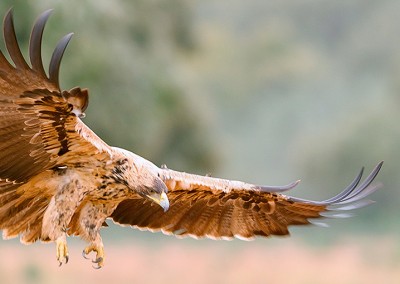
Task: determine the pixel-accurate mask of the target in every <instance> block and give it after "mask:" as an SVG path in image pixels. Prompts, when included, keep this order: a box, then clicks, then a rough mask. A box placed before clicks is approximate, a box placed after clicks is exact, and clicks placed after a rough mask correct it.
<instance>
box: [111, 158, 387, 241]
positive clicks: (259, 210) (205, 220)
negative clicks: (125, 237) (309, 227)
mask: <svg viewBox="0 0 400 284" xmlns="http://www.w3.org/2000/svg"><path fill="white" fill-rule="evenodd" d="M381 166H382V163H379V164H378V165H377V166H376V167H375V169H374V170H373V171H372V172H371V174H370V175H369V176H368V177H367V178H366V179H365V181H364V182H363V183H361V184H359V183H360V180H361V176H362V173H363V171H361V172H360V174H359V175H358V176H357V177H356V178H355V180H354V181H353V182H352V183H351V184H350V185H349V186H348V187H347V188H346V189H345V190H343V191H342V192H341V193H340V194H338V195H336V196H335V197H333V198H330V199H328V200H325V201H322V202H315V201H309V200H304V199H299V198H294V197H290V196H286V195H283V194H281V193H279V192H281V191H284V190H288V189H290V188H292V187H293V186H295V185H296V184H297V182H296V183H293V184H290V185H288V186H284V187H261V186H255V185H251V184H246V183H242V182H238V181H228V180H222V179H215V178H211V177H202V176H197V175H191V174H186V173H181V172H176V171H172V170H168V169H162V170H160V176H161V177H162V178H163V180H164V181H165V183H166V185H167V187H168V189H169V192H168V198H169V201H170V209H169V210H168V211H167V212H165V213H164V212H163V210H162V209H161V208H160V207H159V206H156V205H153V203H152V202H149V201H147V200H144V199H139V198H138V199H129V200H125V201H122V202H121V203H120V204H119V205H118V207H117V208H116V210H115V211H114V213H113V214H112V215H111V218H112V219H113V220H114V221H115V222H117V223H119V224H126V225H131V226H133V227H136V228H139V229H144V230H150V231H159V230H161V231H162V232H163V233H166V234H175V235H178V236H187V235H188V236H191V237H195V238H201V237H209V238H214V239H230V238H233V237H237V238H243V239H251V238H253V237H255V236H269V235H287V234H289V231H288V226H290V225H305V224H309V223H317V222H313V219H315V218H321V217H347V216H349V215H348V214H346V213H341V212H343V211H347V210H352V209H357V208H360V207H363V206H366V205H368V204H370V203H371V202H372V201H370V200H366V199H365V197H366V196H368V195H369V194H371V193H372V192H374V191H375V190H376V189H377V188H378V186H374V185H371V182H372V181H373V180H374V178H375V177H376V175H377V174H378V172H379V170H380V168H381Z"/></svg>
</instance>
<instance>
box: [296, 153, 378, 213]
mask: <svg viewBox="0 0 400 284" xmlns="http://www.w3.org/2000/svg"><path fill="white" fill-rule="evenodd" d="M382 165H383V161H382V162H380V163H379V164H378V165H377V166H375V168H374V169H373V170H372V172H371V173H370V174H369V175H368V176H367V177H366V178H365V180H364V182H363V183H362V184H360V185H359V183H360V180H361V176H362V173H363V169H362V170H361V171H360V173H359V174H358V175H357V176H356V178H355V179H354V180H353V181H352V183H351V184H350V185H349V186H348V187H346V188H345V189H344V190H343V191H342V192H340V193H339V194H337V195H336V196H334V197H332V198H329V199H327V200H324V201H320V202H318V201H310V200H305V199H301V198H295V197H289V200H291V201H295V202H305V203H310V204H315V205H325V206H327V207H326V209H327V210H331V211H332V210H333V211H334V210H351V209H357V208H361V207H364V206H367V205H369V204H371V203H372V202H370V201H363V198H365V197H367V196H368V195H370V194H372V193H373V192H375V191H376V190H378V189H379V188H380V187H381V184H376V185H371V183H372V181H373V180H374V179H375V178H376V176H377V175H378V173H379V171H380V169H381V168H382Z"/></svg>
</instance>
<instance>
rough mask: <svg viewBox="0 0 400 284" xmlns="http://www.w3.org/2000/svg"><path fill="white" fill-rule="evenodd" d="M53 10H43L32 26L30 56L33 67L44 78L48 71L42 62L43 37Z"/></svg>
mask: <svg viewBox="0 0 400 284" xmlns="http://www.w3.org/2000/svg"><path fill="white" fill-rule="evenodd" d="M52 12H53V10H52V9H49V10H47V11H45V12H43V13H42V14H41V15H40V16H39V17H38V19H37V20H36V22H35V25H34V26H33V28H32V32H31V37H30V41H29V57H30V60H31V64H32V69H33V70H35V71H37V72H38V73H39V74H41V75H42V76H43V77H44V78H47V77H46V72H45V71H44V68H43V62H42V52H41V51H42V37H43V31H44V27H45V25H46V22H47V20H48V18H49V17H50V14H51V13H52Z"/></svg>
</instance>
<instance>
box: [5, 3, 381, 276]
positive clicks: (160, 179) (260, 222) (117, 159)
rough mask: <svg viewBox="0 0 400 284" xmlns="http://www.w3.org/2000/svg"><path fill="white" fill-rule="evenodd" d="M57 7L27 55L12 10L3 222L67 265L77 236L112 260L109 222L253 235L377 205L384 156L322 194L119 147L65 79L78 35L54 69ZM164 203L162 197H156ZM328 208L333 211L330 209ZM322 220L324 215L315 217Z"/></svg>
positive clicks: (58, 52) (62, 45) (40, 23)
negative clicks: (49, 34)
mask: <svg viewBox="0 0 400 284" xmlns="http://www.w3.org/2000/svg"><path fill="white" fill-rule="evenodd" d="M50 12H51V10H49V11H46V12H44V13H43V14H41V15H40V17H39V18H38V19H37V21H36V23H35V24H34V27H33V29H32V32H31V36H30V44H29V58H30V64H28V63H27V62H26V60H25V59H24V57H23V56H22V54H21V50H20V48H19V45H18V42H17V38H16V35H15V30H14V24H13V15H12V11H11V10H10V11H8V13H7V14H6V16H5V18H4V40H5V46H6V49H7V51H8V54H9V57H10V58H11V63H10V62H9V61H8V60H7V59H6V57H5V56H4V54H3V53H2V52H0V230H2V231H3V238H4V239H9V238H14V237H17V236H20V240H21V242H22V243H25V244H30V243H33V242H35V241H37V240H41V241H43V242H56V249H57V260H58V262H59V264H60V265H61V264H62V263H64V262H65V263H67V262H68V249H67V242H66V237H67V236H79V237H81V238H82V239H84V240H85V241H87V242H88V246H87V247H86V248H85V249H84V250H83V256H86V255H87V254H89V253H90V252H95V253H96V258H95V259H94V260H93V262H94V263H95V264H96V267H97V268H100V267H102V266H103V263H104V250H103V243H102V239H101V236H100V234H99V231H100V228H101V227H102V226H103V225H106V224H105V220H106V219H107V218H111V219H112V220H113V221H114V222H116V223H117V224H123V225H130V226H132V227H135V228H139V229H144V230H150V231H162V232H163V233H165V234H173V235H176V236H191V237H194V238H202V237H207V238H213V239H231V238H235V237H236V238H239V239H251V238H254V237H256V236H264V237H266V236H270V235H287V234H289V231H288V226H289V225H305V224H310V223H313V222H312V219H314V218H321V217H343V216H347V215H346V214H343V213H340V212H343V211H345V210H352V209H356V208H360V207H363V206H366V205H368V204H370V203H371V202H372V201H370V200H366V199H365V197H367V196H368V195H369V194H371V193H372V192H374V191H375V190H376V189H377V188H378V186H374V185H371V182H372V181H373V180H374V178H375V177H376V175H377V174H378V172H379V170H380V168H381V166H382V162H381V163H379V164H378V165H377V166H376V167H375V168H374V169H373V171H372V172H371V174H370V175H369V176H368V177H367V178H366V179H365V181H364V182H362V183H361V184H360V180H361V176H362V171H361V172H360V174H359V175H358V176H357V177H356V178H355V179H354V181H353V182H352V183H351V184H350V185H349V186H348V187H347V188H346V189H345V190H343V191H342V192H341V193H339V194H338V195H336V196H335V197H332V198H330V199H328V200H325V201H321V202H316V201H309V200H304V199H299V198H294V197H290V196H286V195H283V194H281V192H282V191H285V190H288V189H291V188H293V187H295V186H296V185H297V183H298V181H296V182H293V183H291V184H288V185H285V186H258V185H253V184H249V183H244V182H240V181H233V180H225V179H219V178H212V177H209V176H199V175H194V174H188V173H183V172H177V171H173V170H170V169H167V168H166V167H161V168H159V167H157V166H156V165H154V164H153V163H151V162H150V161H148V160H146V159H144V158H142V157H140V156H138V155H136V154H133V153H131V152H129V151H126V150H123V149H120V148H116V147H111V146H109V145H107V144H106V143H105V142H104V141H103V140H101V139H100V138H99V137H98V136H96V134H94V133H93V132H92V131H91V130H90V129H89V128H88V127H87V126H86V125H85V124H84V123H83V122H82V121H81V118H82V117H83V116H84V111H85V109H86V107H87V105H88V91H87V90H86V89H80V88H73V89H71V90H68V91H62V90H61V89H60V86H59V79H58V75H59V69H60V62H61V58H62V57H63V54H64V51H65V49H66V47H67V45H68V42H69V41H70V39H71V36H72V34H68V35H66V36H64V37H63V38H62V39H61V40H60V41H59V43H58V44H57V46H56V48H55V50H54V52H53V55H52V57H51V60H50V66H49V71H48V75H47V74H46V72H45V70H44V68H43V63H42V58H41V44H42V35H43V30H44V26H45V23H46V21H47V19H48V17H49V15H50ZM156 204H158V205H159V206H158V205H156ZM328 211H332V212H331V213H329V212H328ZM314 223H315V222H314Z"/></svg>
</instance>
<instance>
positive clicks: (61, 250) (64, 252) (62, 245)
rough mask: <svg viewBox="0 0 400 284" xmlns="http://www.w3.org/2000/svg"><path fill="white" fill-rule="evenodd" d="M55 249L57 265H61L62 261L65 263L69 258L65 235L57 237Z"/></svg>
mask: <svg viewBox="0 0 400 284" xmlns="http://www.w3.org/2000/svg"><path fill="white" fill-rule="evenodd" d="M56 249H57V260H58V266H61V265H63V264H64V263H65V264H67V263H68V260H69V255H68V246H67V242H66V240H65V236H64V237H61V238H58V239H57V241H56Z"/></svg>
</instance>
